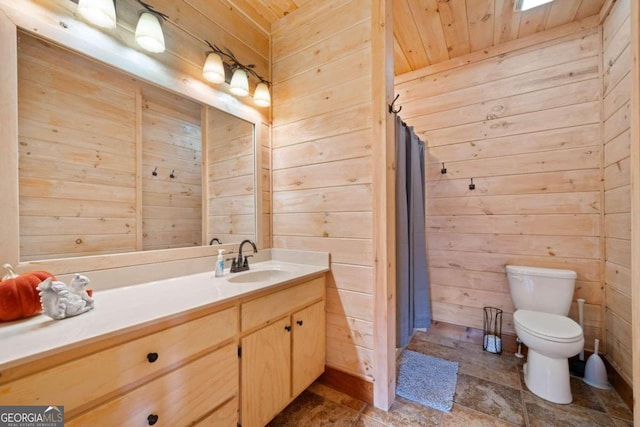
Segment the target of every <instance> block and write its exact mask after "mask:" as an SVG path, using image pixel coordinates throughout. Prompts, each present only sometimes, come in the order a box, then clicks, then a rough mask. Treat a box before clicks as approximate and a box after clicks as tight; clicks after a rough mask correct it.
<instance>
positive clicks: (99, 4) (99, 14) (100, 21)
mask: <svg viewBox="0 0 640 427" xmlns="http://www.w3.org/2000/svg"><path fill="white" fill-rule="evenodd" d="M78 13H79V14H80V15H82V17H83V18H84V19H86V20H87V21H89V22H91V23H92V24H93V25H97V26H98V27H101V28H115V27H116V5H115V3H114V0H79V1H78Z"/></svg>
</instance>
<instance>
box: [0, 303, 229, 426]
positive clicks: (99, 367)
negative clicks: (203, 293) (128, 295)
mask: <svg viewBox="0 0 640 427" xmlns="http://www.w3.org/2000/svg"><path fill="white" fill-rule="evenodd" d="M214 325H215V327H213V326H214ZM236 330H237V309H236V308H235V307H232V308H229V309H227V310H223V311H220V312H217V313H214V314H210V315H208V316H204V317H201V318H199V319H196V320H192V321H190V322H187V323H183V324H181V325H178V326H175V327H172V328H169V329H165V330H163V331H160V332H157V333H154V334H151V335H147V336H144V337H142V338H138V339H136V340H133V341H130V342H128V343H124V344H120V345H117V346H115V347H111V348H108V349H106V350H103V351H100V352H97V353H94V354H91V355H88V356H85V357H82V358H80V359H76V360H72V361H70V362H68V363H64V364H62V365H58V366H55V367H53V368H50V369H47V370H45V371H42V372H39V373H36V374H33V375H30V376H27V377H24V378H21V379H18V380H16V381H13V382H10V383H7V384H4V385H2V386H0V404H3V405H10V404H16V405H46V404H49V403H52V402H58V403H57V404H58V405H64V407H65V412H66V413H67V414H69V413H72V412H73V410H75V409H76V408H79V407H80V406H81V405H84V404H87V403H89V402H91V401H93V400H95V399H97V398H99V397H101V396H104V395H106V394H108V393H112V392H114V391H116V390H118V389H119V388H121V387H123V386H126V385H128V384H131V383H135V382H137V381H139V380H142V379H144V378H145V377H147V376H149V375H152V374H154V373H156V372H158V371H160V370H162V369H164V368H167V367H168V366H171V365H173V364H175V363H176V362H179V361H180V360H183V359H184V358H186V357H189V356H191V355H194V354H197V353H199V352H202V351H203V350H206V349H207V348H211V347H212V346H214V345H216V344H218V343H221V342H223V341H225V340H227V339H229V338H232V337H234V336H235V333H236ZM154 359H155V360H154Z"/></svg>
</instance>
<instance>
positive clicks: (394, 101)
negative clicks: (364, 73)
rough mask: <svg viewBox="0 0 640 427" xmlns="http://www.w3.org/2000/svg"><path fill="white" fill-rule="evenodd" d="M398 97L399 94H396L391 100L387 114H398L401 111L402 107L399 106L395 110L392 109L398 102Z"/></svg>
mask: <svg viewBox="0 0 640 427" xmlns="http://www.w3.org/2000/svg"><path fill="white" fill-rule="evenodd" d="M398 97H400V94H397V95H396V97H395V98H393V102H392V103H391V105H389V112H390V113H393V114H398V113H399V112H400V111H401V110H402V106H400V107H399V108H398V109H397V110H395V109H394V108H393V106H394V104H395V103H396V101H397V100H398Z"/></svg>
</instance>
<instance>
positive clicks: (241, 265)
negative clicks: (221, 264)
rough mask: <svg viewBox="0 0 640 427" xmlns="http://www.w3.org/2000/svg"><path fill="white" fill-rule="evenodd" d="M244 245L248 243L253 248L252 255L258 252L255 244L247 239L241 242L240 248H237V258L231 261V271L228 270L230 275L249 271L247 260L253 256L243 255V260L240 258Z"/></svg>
mask: <svg viewBox="0 0 640 427" xmlns="http://www.w3.org/2000/svg"><path fill="white" fill-rule="evenodd" d="M245 243H249V244H250V245H251V246H253V253H254V254H255V253H256V252H258V248H257V247H256V244H255V243H253V242H252V241H251V240H249V239H246V240H243V241H242V242H241V243H240V247H239V248H238V258H237V259H232V262H231V270H229V272H230V273H239V272H241V271H247V270H248V269H249V260H248V259H247V258H250V257H252V256H253V255H245V256H244V258H243V257H242V246H244V244H245Z"/></svg>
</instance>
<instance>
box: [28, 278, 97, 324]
mask: <svg viewBox="0 0 640 427" xmlns="http://www.w3.org/2000/svg"><path fill="white" fill-rule="evenodd" d="M89 283H90V281H89V278H88V277H86V276H82V275H80V274H78V273H76V274H75V275H74V276H73V279H71V283H70V284H69V286H67V285H65V284H64V283H63V282H58V281H53V279H51V277H49V278H48V279H45V280H44V281H42V282H41V283H40V284H39V285H38V287H37V288H36V289H38V291H40V303H41V304H42V311H43V312H44V314H46V315H47V316H49V317H51V318H52V319H55V320H60V319H64V318H65V317H72V316H77V315H78V314H82V313H84V312H87V311H89V310H91V309H92V308H93V302H94V300H93V298H91V297H90V296H89V294H88V293H87V291H86V287H87V285H88V284H89Z"/></svg>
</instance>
